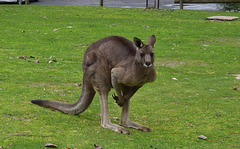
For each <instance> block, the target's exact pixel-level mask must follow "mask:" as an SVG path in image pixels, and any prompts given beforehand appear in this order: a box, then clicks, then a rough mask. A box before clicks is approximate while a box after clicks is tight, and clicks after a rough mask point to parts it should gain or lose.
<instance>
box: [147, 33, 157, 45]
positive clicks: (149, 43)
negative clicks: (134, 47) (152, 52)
mask: <svg viewBox="0 0 240 149" xmlns="http://www.w3.org/2000/svg"><path fill="white" fill-rule="evenodd" d="M155 42H156V37H155V35H152V36H151V37H150V38H149V39H148V45H151V46H152V47H153V48H154V44H155Z"/></svg>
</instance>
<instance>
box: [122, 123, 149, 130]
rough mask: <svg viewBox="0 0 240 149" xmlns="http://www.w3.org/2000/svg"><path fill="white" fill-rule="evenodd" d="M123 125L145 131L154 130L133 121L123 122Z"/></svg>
mask: <svg viewBox="0 0 240 149" xmlns="http://www.w3.org/2000/svg"><path fill="white" fill-rule="evenodd" d="M121 126H125V127H130V128H134V129H137V130H141V131H144V132H152V130H151V129H150V128H148V127H146V126H144V125H141V124H138V123H135V122H131V121H127V122H121Z"/></svg>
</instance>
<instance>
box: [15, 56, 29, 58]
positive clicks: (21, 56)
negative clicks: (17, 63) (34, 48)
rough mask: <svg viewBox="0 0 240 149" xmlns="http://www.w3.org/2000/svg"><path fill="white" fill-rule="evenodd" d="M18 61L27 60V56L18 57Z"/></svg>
mask: <svg viewBox="0 0 240 149" xmlns="http://www.w3.org/2000/svg"><path fill="white" fill-rule="evenodd" d="M17 58H18V59H27V56H19V57H17Z"/></svg>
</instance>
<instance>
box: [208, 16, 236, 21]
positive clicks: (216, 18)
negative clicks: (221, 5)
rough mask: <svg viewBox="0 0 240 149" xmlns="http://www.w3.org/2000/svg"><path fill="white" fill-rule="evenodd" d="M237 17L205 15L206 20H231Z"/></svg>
mask: <svg viewBox="0 0 240 149" xmlns="http://www.w3.org/2000/svg"><path fill="white" fill-rule="evenodd" d="M237 19H239V17H235V16H211V17H207V20H216V21H233V20H237Z"/></svg>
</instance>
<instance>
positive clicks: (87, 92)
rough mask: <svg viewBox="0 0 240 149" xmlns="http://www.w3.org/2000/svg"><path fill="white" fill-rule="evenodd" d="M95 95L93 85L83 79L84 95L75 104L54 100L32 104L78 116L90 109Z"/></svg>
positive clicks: (38, 101) (34, 101)
mask: <svg viewBox="0 0 240 149" xmlns="http://www.w3.org/2000/svg"><path fill="white" fill-rule="evenodd" d="M95 93H96V92H95V90H94V89H93V87H92V85H91V84H89V83H88V82H87V81H85V80H84V78H83V86H82V94H81V96H80V98H79V100H78V101H77V102H76V103H74V104H69V103H63V102H58V101H53V100H32V103H33V104H37V105H39V106H41V107H45V108H50V109H54V110H58V111H61V112H63V113H66V114H73V115H78V114H80V113H82V112H83V111H85V110H86V109H87V108H88V106H89V105H90V104H91V102H92V100H93V98H94V95H95Z"/></svg>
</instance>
